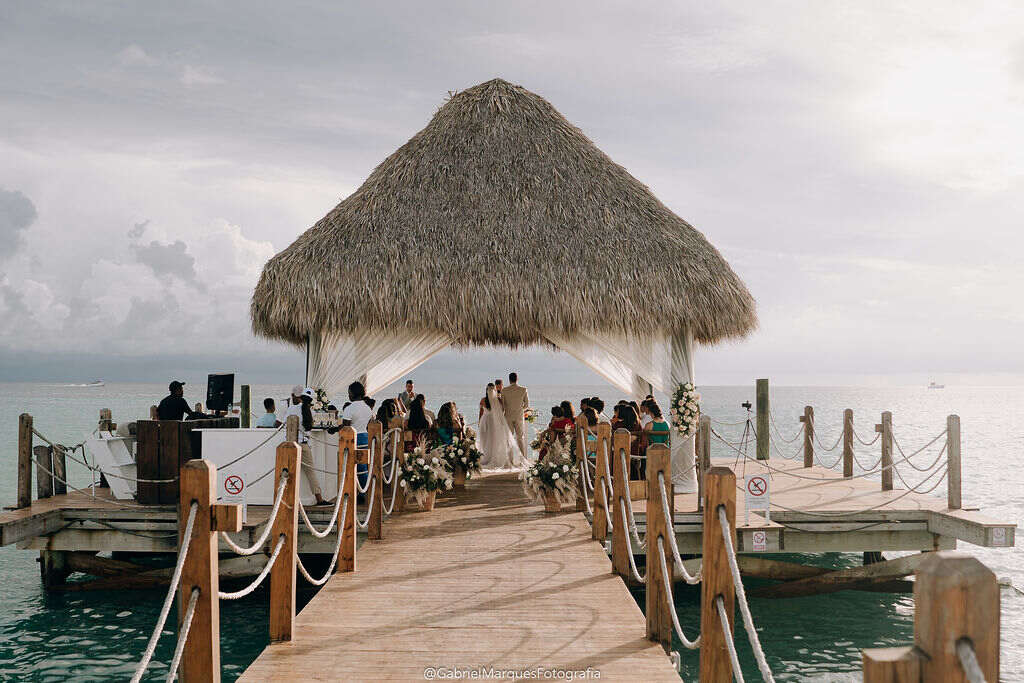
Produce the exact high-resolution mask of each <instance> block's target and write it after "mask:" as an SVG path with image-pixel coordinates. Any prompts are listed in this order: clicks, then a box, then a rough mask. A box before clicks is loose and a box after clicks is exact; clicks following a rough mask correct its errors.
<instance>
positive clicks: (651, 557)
mask: <svg viewBox="0 0 1024 683" xmlns="http://www.w3.org/2000/svg"><path fill="white" fill-rule="evenodd" d="M659 473H660V474H661V476H662V477H663V478H664V481H665V496H666V498H665V499H666V500H668V501H671V500H672V458H671V455H670V452H669V449H668V446H666V445H664V444H652V445H651V446H648V448H647V493H648V497H647V584H646V590H645V593H646V594H647V598H646V599H647V605H646V610H645V613H646V615H647V638H648V640H654V641H657V642H659V643H661V645H662V647H664V648H665V651H666V652H667V651H668V650H669V649H670V647H671V645H672V615H671V612H670V610H671V609H672V592H671V586H672V580H673V578H674V577H673V573H674V569H675V562H674V561H673V558H672V546H671V541H670V540H669V538H668V535H669V534H674V533H675V529H674V528H673V525H672V524H670V523H667V522H666V521H665V520H666V516H667V517H668V520H669V522H671V520H672V511H671V510H665V509H664V508H663V507H662V498H661V491H660V490H659V488H658V487H659V483H658V475H659ZM670 504H671V503H670ZM666 513H668V514H667V515H666ZM659 538H660V539H661V544H662V548H663V550H664V552H665V564H664V565H662V563H661V555H660V554H659V552H658V539H659ZM663 572H665V573H667V574H668V585H669V588H670V590H669V592H668V593H666V592H665V581H664V576H663Z"/></svg>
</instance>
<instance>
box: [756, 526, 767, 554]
mask: <svg viewBox="0 0 1024 683" xmlns="http://www.w3.org/2000/svg"><path fill="white" fill-rule="evenodd" d="M753 541H754V552H755V553H756V552H764V551H765V550H768V534H767V533H765V532H764V531H755V532H754V538H753Z"/></svg>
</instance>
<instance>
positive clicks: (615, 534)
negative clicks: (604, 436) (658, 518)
mask: <svg viewBox="0 0 1024 683" xmlns="http://www.w3.org/2000/svg"><path fill="white" fill-rule="evenodd" d="M623 455H625V458H626V463H627V464H628V463H629V432H628V431H626V430H625V429H616V430H615V434H614V436H613V437H612V452H611V456H612V571H613V572H615V573H616V574H618V575H619V576H621V577H623V578H627V579H628V577H629V576H630V569H629V547H628V546H627V545H626V544H627V543H628V542H629V541H628V540H627V538H626V534H628V533H629V530H628V529H627V528H626V527H627V524H628V520H627V519H626V516H625V513H624V512H623V509H622V507H623V503H624V502H625V500H626V498H627V497H628V496H629V484H628V482H629V471H628V470H623V468H622V458H623Z"/></svg>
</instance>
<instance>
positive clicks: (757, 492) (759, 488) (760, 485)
mask: <svg viewBox="0 0 1024 683" xmlns="http://www.w3.org/2000/svg"><path fill="white" fill-rule="evenodd" d="M747 492H748V493H749V494H750V495H752V496H763V495H764V494H765V493H767V492H768V481H767V480H766V479H765V478H764V477H751V478H750V479H748V480H747Z"/></svg>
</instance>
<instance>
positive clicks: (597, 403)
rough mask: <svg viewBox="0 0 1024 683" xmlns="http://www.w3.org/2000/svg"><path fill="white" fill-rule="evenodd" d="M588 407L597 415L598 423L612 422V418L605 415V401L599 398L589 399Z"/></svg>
mask: <svg viewBox="0 0 1024 683" xmlns="http://www.w3.org/2000/svg"><path fill="white" fill-rule="evenodd" d="M587 405H588V406H590V407H591V408H593V409H594V412H595V413H597V421H598V422H611V418H609V417H608V416H607V415H605V414H604V401H602V400H601V399H600V398H598V397H597V396H594V397H592V398H589V399H587Z"/></svg>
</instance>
